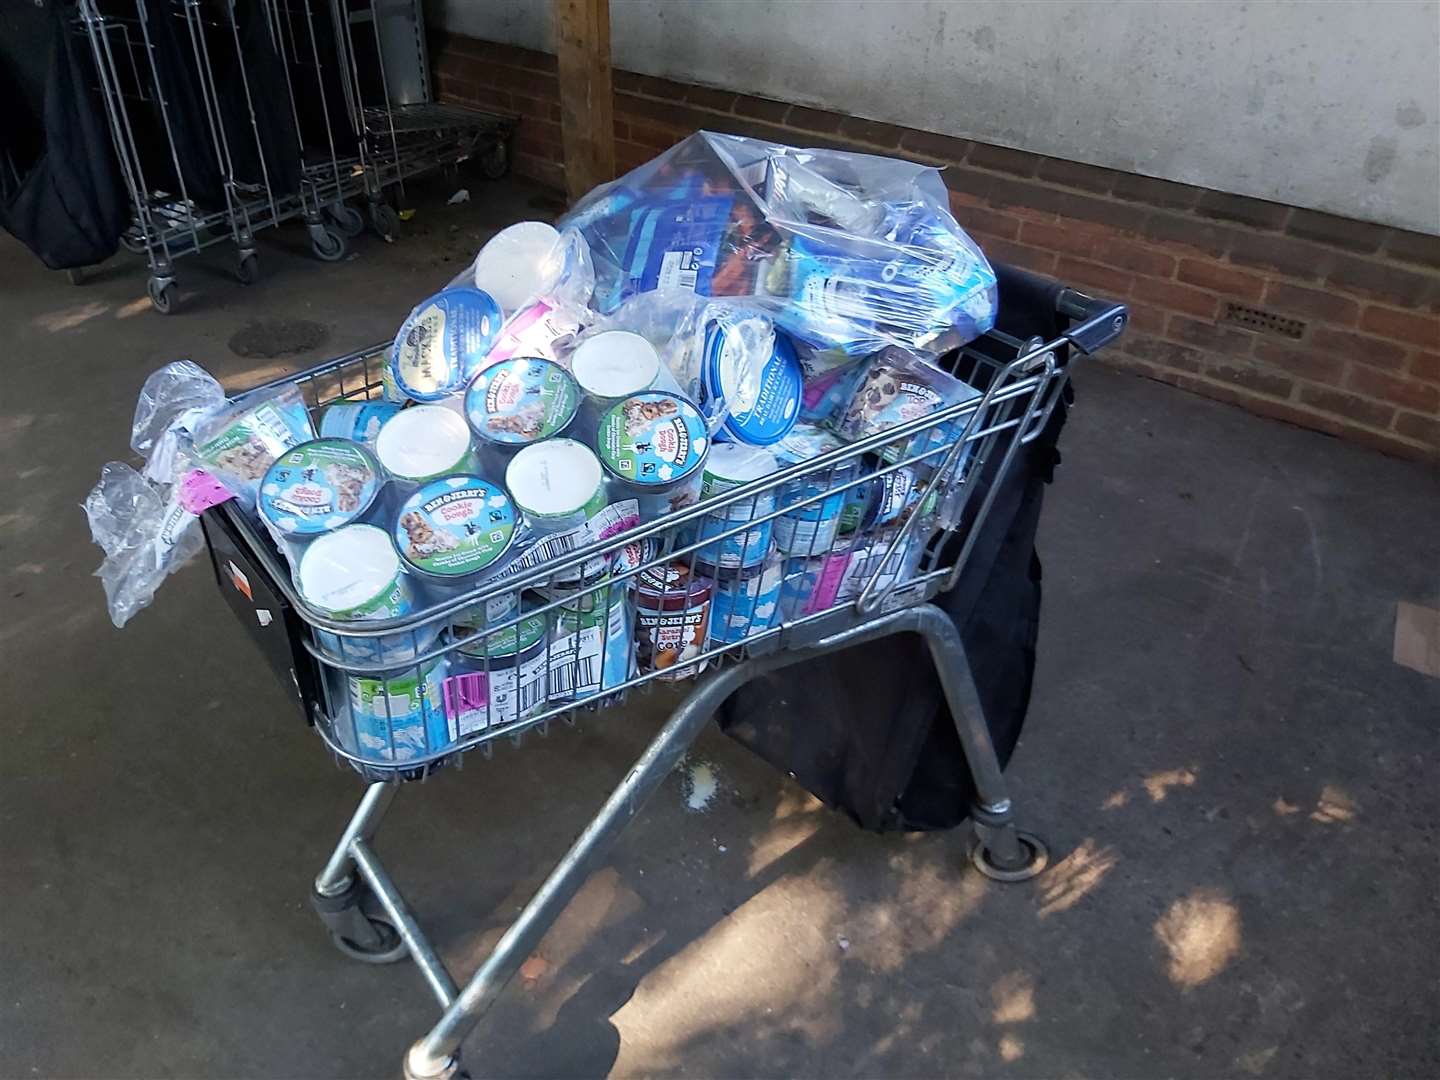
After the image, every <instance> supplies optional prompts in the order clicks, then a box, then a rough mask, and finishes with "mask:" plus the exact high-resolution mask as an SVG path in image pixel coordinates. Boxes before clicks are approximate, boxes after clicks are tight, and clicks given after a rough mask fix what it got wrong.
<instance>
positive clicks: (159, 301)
mask: <svg viewBox="0 0 1440 1080" xmlns="http://www.w3.org/2000/svg"><path fill="white" fill-rule="evenodd" d="M145 291H146V292H147V293H149V294H150V304H151V306H152V307H153V308H154V309H155V310H156V311H158V312H159V313H160V314H161V315H169V314H170V312H172V311H174V310H175V283H174V282H173V281H167V282H165V283H163V284H162V283H161V282H159V281H157V280H156V279H155V278H151V279H150V280H149V282H147V283H146V286H145Z"/></svg>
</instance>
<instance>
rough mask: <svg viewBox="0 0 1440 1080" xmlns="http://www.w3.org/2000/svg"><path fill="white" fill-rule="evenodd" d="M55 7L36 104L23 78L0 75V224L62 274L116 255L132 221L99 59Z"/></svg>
mask: <svg viewBox="0 0 1440 1080" xmlns="http://www.w3.org/2000/svg"><path fill="white" fill-rule="evenodd" d="M68 14H69V9H68V7H66V6H65V5H62V4H58V3H57V4H55V5H54V6H53V17H54V24H53V33H52V35H51V55H50V65H49V72H48V74H47V76H46V79H45V90H44V98H43V101H42V102H40V103H39V107H38V108H37V107H36V106H35V103H34V102H33V99H32V98H31V97H30V95H27V94H25V93H24V92H23V91H22V90H21V88H20V86H19V85H18V84H19V83H20V81H21V80H20V79H19V78H17V77H16V76H15V75H11V74H8V73H7V72H0V101H3V102H4V103H5V107H4V108H0V226H3V227H4V228H5V229H6V231H8V232H10V233H11V234H13V235H14V236H15V238H16V239H18V240H19V241H20V242H21V243H23V244H24V245H25V246H26V247H28V248H29V249H30V250H31V251H33V252H35V254H36V255H38V256H39V257H40V258H41V259H42V260H43V261H44V263H45V265H46V266H49V267H50V268H52V269H55V270H64V269H69V268H71V267H79V266H89V265H91V264H93V263H97V262H101V261H103V260H104V259H107V258H109V257H110V256H111V255H113V254H114V253H115V249H116V247H117V246H118V244H119V241H120V234H121V233H122V232H123V231H124V229H125V226H126V225H127V224H128V215H129V209H128V208H129V199H128V197H127V195H126V193H125V189H124V187H123V185H122V183H121V179H120V174H119V172H118V168H117V165H116V161H115V148H114V144H113V143H112V142H111V139H110V130H109V127H108V126H107V123H106V120H105V114H104V106H103V105H102V103H101V101H100V99H99V94H98V92H97V91H96V89H95V87H96V76H95V65H94V58H93V57H92V56H91V54H90V51H89V46H88V45H87V44H86V42H85V40H84V39H83V38H81V37H79V36H77V35H76V34H74V33H72V32H70V31H69V29H68V28H67V26H66V18H67V15H68Z"/></svg>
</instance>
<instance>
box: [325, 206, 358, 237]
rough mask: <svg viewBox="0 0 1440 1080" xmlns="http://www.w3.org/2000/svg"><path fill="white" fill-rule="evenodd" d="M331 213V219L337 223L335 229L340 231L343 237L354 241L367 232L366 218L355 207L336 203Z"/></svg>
mask: <svg viewBox="0 0 1440 1080" xmlns="http://www.w3.org/2000/svg"><path fill="white" fill-rule="evenodd" d="M329 211H330V219H331V220H332V221H334V222H335V228H337V229H339V230H340V235H341V236H346V237H350V238H352V239H353V238H354V237H357V236H359V235H360V234H361V233H362V232H364V231H365V218H364V216H363V215H362V214H361V213H360V211H359V210H356V209H355V208H354V207H353V206H346V205H345V204H344V203H336V204H335V205H334V206H332V207H330V208H329Z"/></svg>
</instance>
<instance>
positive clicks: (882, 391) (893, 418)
mask: <svg viewBox="0 0 1440 1080" xmlns="http://www.w3.org/2000/svg"><path fill="white" fill-rule="evenodd" d="M979 396H980V392H979V391H978V390H975V389H973V388H972V387H969V386H967V385H966V384H965V383H963V382H961V381H960V380H959V379H957V378H955V377H954V376H953V375H950V374H948V373H947V372H944V371H941V370H940V369H939V368H937V367H935V366H934V365H933V364H929V363H926V362H925V361H924V360H921V359H920V358H919V357H918V356H915V355H913V354H911V353H909V352H906V351H905V350H904V349H900V348H897V347H895V346H887V347H886V348H884V349H881V350H880V351H879V352H877V353H875V354H874V355H873V356H872V357H870V358H869V360H867V361H866V363H865V366H864V369H863V370H862V371H861V373H860V374H859V377H858V378H857V379H856V380H855V382H854V384H853V389H852V391H851V394H850V400H849V401H848V402H847V403H846V405H845V407H844V410H843V411H842V412H841V413H840V414H839V415H838V416H836V417H834V418H833V419H832V421H831V423H832V424H833V425H834V427H835V432H836V434H838V435H839V436H840V437H841V438H844V439H851V440H854V439H862V438H864V437H865V436H867V435H873V434H875V433H876V432H880V431H884V430H886V429H887V428H893V427H897V426H898V425H901V424H907V423H909V422H911V421H913V420H918V419H920V418H921V417H924V416H929V415H930V414H932V413H935V412H939V411H940V410H941V409H944V408H947V407H948V406H951V405H955V404H958V403H960V402H962V401H966V400H969V399H970V398H976V397H979ZM892 460H898V459H892Z"/></svg>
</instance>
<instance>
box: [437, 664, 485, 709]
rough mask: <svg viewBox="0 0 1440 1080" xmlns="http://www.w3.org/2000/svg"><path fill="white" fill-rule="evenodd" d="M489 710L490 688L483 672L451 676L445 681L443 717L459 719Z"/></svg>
mask: <svg viewBox="0 0 1440 1080" xmlns="http://www.w3.org/2000/svg"><path fill="white" fill-rule="evenodd" d="M489 708H490V688H489V685H488V680H487V679H486V677H485V673H484V672H483V671H481V672H476V673H473V674H469V675H452V676H450V678H448V679H446V680H445V715H446V716H453V717H460V716H463V715H465V714H466V713H470V712H486V711H487V710H488V709H489Z"/></svg>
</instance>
